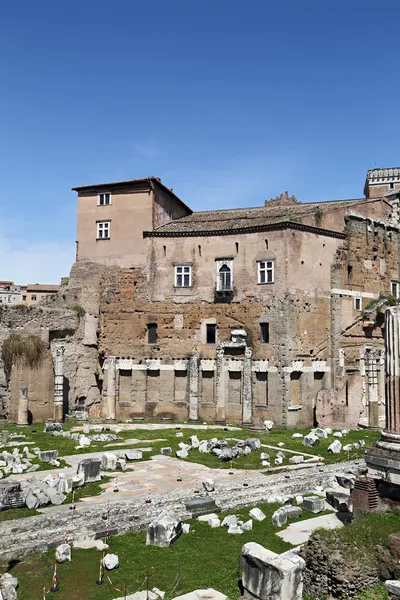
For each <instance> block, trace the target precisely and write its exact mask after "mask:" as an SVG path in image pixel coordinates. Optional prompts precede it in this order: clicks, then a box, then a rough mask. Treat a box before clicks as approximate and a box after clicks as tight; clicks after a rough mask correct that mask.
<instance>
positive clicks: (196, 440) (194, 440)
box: [188, 435, 200, 448]
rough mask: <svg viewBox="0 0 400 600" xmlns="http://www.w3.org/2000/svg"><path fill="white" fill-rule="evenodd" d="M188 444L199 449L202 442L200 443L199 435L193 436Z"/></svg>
mask: <svg viewBox="0 0 400 600" xmlns="http://www.w3.org/2000/svg"><path fill="white" fill-rule="evenodd" d="M188 444H189V445H190V446H192V447H193V448H198V447H199V445H200V441H199V438H198V437H197V435H191V436H190V438H189V439H188Z"/></svg>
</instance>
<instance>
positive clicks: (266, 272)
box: [257, 260, 275, 283]
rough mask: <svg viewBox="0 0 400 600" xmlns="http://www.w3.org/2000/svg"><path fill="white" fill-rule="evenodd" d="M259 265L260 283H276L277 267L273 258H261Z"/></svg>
mask: <svg viewBox="0 0 400 600" xmlns="http://www.w3.org/2000/svg"><path fill="white" fill-rule="evenodd" d="M257 266H258V283H274V280H275V272H274V271H275V269H274V261H273V260H260V261H259V262H258V263H257Z"/></svg>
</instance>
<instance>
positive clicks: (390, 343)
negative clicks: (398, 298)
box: [377, 306, 400, 451]
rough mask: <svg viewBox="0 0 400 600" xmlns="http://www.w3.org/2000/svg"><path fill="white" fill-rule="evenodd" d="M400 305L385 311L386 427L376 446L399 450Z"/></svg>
mask: <svg viewBox="0 0 400 600" xmlns="http://www.w3.org/2000/svg"><path fill="white" fill-rule="evenodd" d="M399 361H400V307H398V306H393V307H390V308H387V309H386V312H385V390H386V394H385V396H386V399H385V409H386V429H385V431H383V432H382V434H381V440H380V441H379V442H378V443H377V446H378V448H384V449H387V450H396V451H399V450H400V444H399V442H400V386H399V383H400V364H399Z"/></svg>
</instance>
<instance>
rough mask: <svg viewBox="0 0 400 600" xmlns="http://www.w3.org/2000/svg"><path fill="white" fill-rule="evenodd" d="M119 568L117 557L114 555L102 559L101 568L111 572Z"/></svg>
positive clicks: (107, 555)
mask: <svg viewBox="0 0 400 600" xmlns="http://www.w3.org/2000/svg"><path fill="white" fill-rule="evenodd" d="M118 566H119V560H118V556H117V555H116V554H106V555H105V557H104V558H103V567H104V568H105V569H107V571H112V570H113V569H117V568H118Z"/></svg>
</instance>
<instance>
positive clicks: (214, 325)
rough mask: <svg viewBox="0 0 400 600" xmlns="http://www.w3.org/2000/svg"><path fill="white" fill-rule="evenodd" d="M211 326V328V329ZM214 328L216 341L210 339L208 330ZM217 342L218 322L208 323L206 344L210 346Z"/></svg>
mask: <svg viewBox="0 0 400 600" xmlns="http://www.w3.org/2000/svg"><path fill="white" fill-rule="evenodd" d="M209 328H210V329H209ZM211 328H213V331H214V341H213V342H209V341H208V332H209V331H210V330H211ZM216 343H217V324H216V323H206V344H207V345H209V346H215V344H216Z"/></svg>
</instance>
